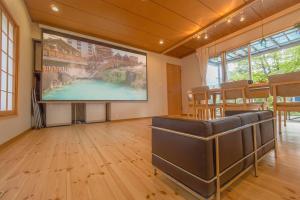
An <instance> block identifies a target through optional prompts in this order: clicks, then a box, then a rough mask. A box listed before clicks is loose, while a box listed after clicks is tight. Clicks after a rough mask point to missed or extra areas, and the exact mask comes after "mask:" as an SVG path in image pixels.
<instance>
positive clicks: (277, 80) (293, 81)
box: [269, 71, 300, 97]
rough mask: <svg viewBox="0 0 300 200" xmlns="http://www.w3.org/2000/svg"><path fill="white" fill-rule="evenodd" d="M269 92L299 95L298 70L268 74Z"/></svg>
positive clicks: (292, 95) (286, 95)
mask: <svg viewBox="0 0 300 200" xmlns="http://www.w3.org/2000/svg"><path fill="white" fill-rule="evenodd" d="M269 83H270V85H271V94H272V95H274V94H273V90H274V89H275V91H276V96H281V97H296V96H300V71H299V72H292V73H287V74H277V75H272V76H269Z"/></svg>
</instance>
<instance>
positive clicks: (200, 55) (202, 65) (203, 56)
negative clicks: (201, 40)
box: [196, 47, 209, 85]
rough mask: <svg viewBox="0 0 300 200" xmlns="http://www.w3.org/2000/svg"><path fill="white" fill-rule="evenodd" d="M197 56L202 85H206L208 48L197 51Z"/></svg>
mask: <svg viewBox="0 0 300 200" xmlns="http://www.w3.org/2000/svg"><path fill="white" fill-rule="evenodd" d="M196 56H197V59H198V63H199V70H200V77H199V78H200V83H201V85H206V73H207V64H208V58H209V55H208V48H207V47H201V48H199V49H197V50H196Z"/></svg>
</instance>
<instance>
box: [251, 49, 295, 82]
mask: <svg viewBox="0 0 300 200" xmlns="http://www.w3.org/2000/svg"><path fill="white" fill-rule="evenodd" d="M251 67H252V75H253V81H254V82H266V81H268V77H269V76H270V75H274V74H283V73H289V72H295V71H300V45H298V46H294V47H290V48H281V49H278V50H276V51H266V52H264V53H261V54H257V55H255V54H254V55H251Z"/></svg>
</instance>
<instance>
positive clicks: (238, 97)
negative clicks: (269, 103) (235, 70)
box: [221, 80, 265, 112]
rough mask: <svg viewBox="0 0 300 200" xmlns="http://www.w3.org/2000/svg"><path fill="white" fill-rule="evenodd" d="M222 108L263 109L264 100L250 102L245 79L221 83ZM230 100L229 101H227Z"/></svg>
mask: <svg viewBox="0 0 300 200" xmlns="http://www.w3.org/2000/svg"><path fill="white" fill-rule="evenodd" d="M221 90H222V99H223V110H224V112H225V111H226V110H263V109H264V106H265V102H252V101H251V100H252V99H253V96H251V95H250V94H249V83H248V81H247V80H241V81H233V82H226V83H222V84H221ZM228 101H231V102H228Z"/></svg>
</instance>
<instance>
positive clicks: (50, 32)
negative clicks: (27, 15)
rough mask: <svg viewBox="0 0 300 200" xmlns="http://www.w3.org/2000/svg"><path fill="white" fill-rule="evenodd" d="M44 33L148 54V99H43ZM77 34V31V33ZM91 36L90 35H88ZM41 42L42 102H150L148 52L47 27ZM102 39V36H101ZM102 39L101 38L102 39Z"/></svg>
mask: <svg viewBox="0 0 300 200" xmlns="http://www.w3.org/2000/svg"><path fill="white" fill-rule="evenodd" d="M44 33H48V34H52V35H56V36H61V37H66V38H70V39H74V40H79V41H82V42H87V43H91V44H95V45H102V46H105V47H109V48H114V49H117V50H121V51H127V52H129V53H135V54H140V55H144V56H146V99H132V100H104V99H103V100H68V99H66V100H44V99H43V68H44V63H43V60H44V59H43V57H44V56H43V55H44V54H43V50H44V44H43V42H44ZM75 34H76V33H75ZM87 37H89V36H87ZM41 38H42V40H41V44H42V56H41V63H42V66H41V69H42V72H41V83H40V84H41V85H40V94H41V97H40V102H53V103H55V102H64V103H73V102H74V103H85V102H90V103H92V102H99V103H104V102H148V101H149V94H148V89H149V88H148V55H147V53H146V52H143V51H138V50H134V49H130V48H126V47H122V46H117V45H114V44H110V43H105V42H102V41H97V40H93V39H89V38H86V37H84V36H76V35H72V34H69V33H63V32H59V31H55V30H51V29H45V28H43V29H42V31H41ZM99 39H100V38H99ZM100 40H101V39H100Z"/></svg>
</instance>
